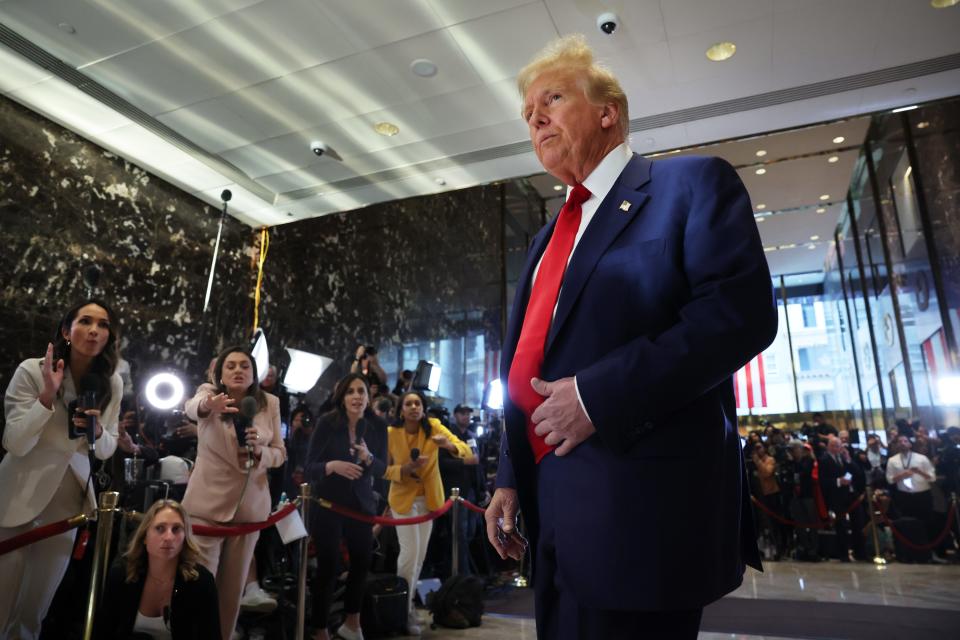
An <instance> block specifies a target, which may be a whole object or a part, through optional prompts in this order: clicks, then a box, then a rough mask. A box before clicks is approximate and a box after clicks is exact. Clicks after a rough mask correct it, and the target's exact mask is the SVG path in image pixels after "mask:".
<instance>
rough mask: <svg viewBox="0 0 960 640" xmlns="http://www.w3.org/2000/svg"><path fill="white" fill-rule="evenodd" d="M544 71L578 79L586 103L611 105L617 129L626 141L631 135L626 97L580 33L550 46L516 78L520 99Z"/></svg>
mask: <svg viewBox="0 0 960 640" xmlns="http://www.w3.org/2000/svg"><path fill="white" fill-rule="evenodd" d="M547 71H566V72H569V73H573V74H575V75H577V76H578V80H579V84H580V86H581V87H582V88H583V92H584V95H586V97H587V100H589V101H590V103H591V104H594V105H603V104H608V103H611V102H612V103H614V104H616V105H617V107H618V111H619V117H618V119H617V128H618V129H619V130H620V133H621V134H622V135H623V139H624V140H626V139H627V136H628V135H629V133H630V114H629V112H628V108H627V94H625V93H624V92H623V88H622V87H621V86H620V81H619V80H617V78H616V76H614V75H613V72H611V71H610V70H609V69H607V68H606V67H605V66H603V65H602V64H600V63H599V62H597V61H595V60H594V59H593V50H592V49H591V48H590V45H588V44H587V39H586V38H584V37H583V35H582V34H580V33H573V34H570V35H566V36H563V37H560V38H557V39H556V40H553V41H552V42H550V43H549V44H548V45H547V46H546V47H544V48H543V49H541V51H540V53H538V54H537V55H536V56H534V58H533V60H531V61H530V62H528V63H527V66H525V67H524V68H523V69H521V70H520V73H519V74H518V75H517V88H518V89H519V90H520V98H521V99H523V98H526V95H527V90H528V89H529V88H530V85H531V84H533V82H534V81H535V80H536V79H537V78H539V77H540V76H541V75H542V74H543V73H545V72H547Z"/></svg>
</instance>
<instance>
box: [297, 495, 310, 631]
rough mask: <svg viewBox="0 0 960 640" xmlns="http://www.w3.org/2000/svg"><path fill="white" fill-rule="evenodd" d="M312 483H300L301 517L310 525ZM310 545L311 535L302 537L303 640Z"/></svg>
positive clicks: (299, 628)
mask: <svg viewBox="0 0 960 640" xmlns="http://www.w3.org/2000/svg"><path fill="white" fill-rule="evenodd" d="M309 515H310V485H309V484H308V483H306V482H304V483H303V484H301V485H300V517H301V518H303V525H304V526H305V527H309V526H310V520H308V516H309ZM309 545H310V536H304V537H303V538H300V575H299V576H298V580H297V640H303V637H304V633H305V630H304V626H305V625H306V615H307V549H308V547H309Z"/></svg>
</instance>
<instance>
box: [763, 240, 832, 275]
mask: <svg viewBox="0 0 960 640" xmlns="http://www.w3.org/2000/svg"><path fill="white" fill-rule="evenodd" d="M828 249H829V245H828V244H819V245H815V246H814V248H813V249H809V248H808V247H807V245H797V246H796V247H793V248H792V249H779V250H777V251H772V252H770V253H767V254H766V256H767V265H768V266H769V267H770V273H771V274H772V275H774V276H778V275H788V274H791V273H809V272H811V271H812V272H820V271H823V261H824V260H825V259H826V257H827V250H828Z"/></svg>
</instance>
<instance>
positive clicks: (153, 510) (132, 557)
mask: <svg viewBox="0 0 960 640" xmlns="http://www.w3.org/2000/svg"><path fill="white" fill-rule="evenodd" d="M164 509H173V510H174V511H176V512H177V514H178V515H179V516H180V519H181V520H182V521H183V534H184V535H183V547H182V548H181V549H180V557H179V558H178V559H177V569H179V571H180V576H181V577H182V578H183V579H184V580H196V579H197V578H199V577H200V572H199V571H197V565H198V564H199V563H200V548H199V547H198V546H197V543H196V542H194V540H193V533H192V532H191V531H190V516H188V515H187V512H186V511H184V509H183V505H181V504H180V503H179V502H177V501H176V500H157V501H156V502H154V503H153V504H152V505H151V506H150V508H149V509H147V512H146V513H144V514H143V519H142V520H141V521H140V526H138V527H137V531H136V532H135V533H134V534H133V538H131V539H130V544H129V545H127V552H126V554H124V556H125V557H126V559H127V582H136V581H137V580H138V579H139V578H140V576H142V575H144V574H145V573H146V571H147V562H148V557H147V554H146V550H147V545H146V542H145V540H146V537H147V529H149V528H150V527H151V526H152V525H153V520H154V518H156V517H157V514H158V513H160V512H161V511H162V510H164Z"/></svg>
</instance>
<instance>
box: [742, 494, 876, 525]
mask: <svg viewBox="0 0 960 640" xmlns="http://www.w3.org/2000/svg"><path fill="white" fill-rule="evenodd" d="M864 497H865V494H862V493H861V494H860V495H859V496H858V497H857V499H856V500H854V501H853V502H852V503H851V504H850V506H849V507H847V509H846V510H845V511H843V512H842V513H840V514H838V515H839V516H845V515H847V514H848V513H850V512H852V511H853V510H854V509H856V508H857V507H859V506H860V503H861V502H863V499H864ZM750 500H751V501H752V502H753V504H755V505H756V506H757V507H759V508H760V510H761V511H763V512H764V513H766V514H767V515H768V516H770V517H771V518H773V519H774V520H776V521H777V522H780V523H782V524H785V525H787V526H790V527H796V528H797V529H824V528H826V527H829V526H831V525H830V523H829V522H823V521H821V522H797V521H796V520H790V519H788V518H784V517H783V516H781V515H780V514H778V513H775V512H773V511H771V510H770V509H769V508H767V506H766V505H765V504H763V503H762V502H760V501H759V500H757V498H756V497H755V496H750Z"/></svg>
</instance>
